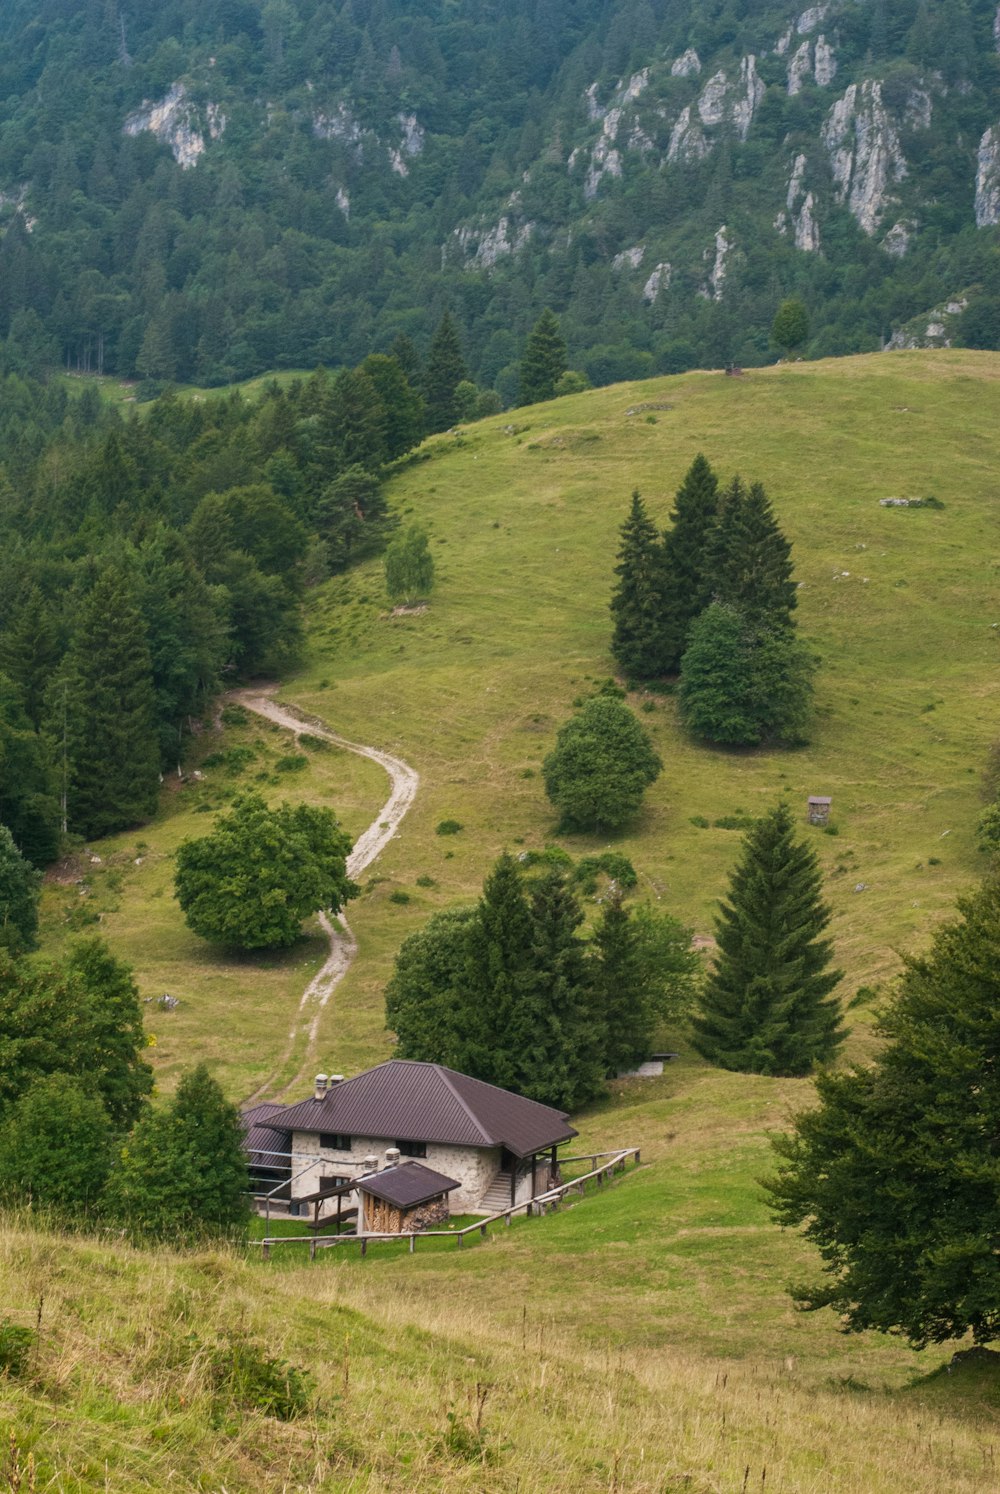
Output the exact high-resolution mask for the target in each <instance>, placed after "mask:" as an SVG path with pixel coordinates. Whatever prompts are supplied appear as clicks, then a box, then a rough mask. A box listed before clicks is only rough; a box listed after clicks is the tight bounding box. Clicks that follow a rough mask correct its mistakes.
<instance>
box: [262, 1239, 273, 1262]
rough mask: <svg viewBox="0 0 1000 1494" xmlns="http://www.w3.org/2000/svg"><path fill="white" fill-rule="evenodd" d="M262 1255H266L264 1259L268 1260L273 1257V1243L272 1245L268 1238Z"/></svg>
mask: <svg viewBox="0 0 1000 1494" xmlns="http://www.w3.org/2000/svg"><path fill="white" fill-rule="evenodd" d="M261 1255H262V1256H263V1257H264V1259H265V1260H266V1261H269V1260H270V1259H271V1245H270V1242H269V1241H268V1240H265V1241H264V1246H263V1249H262V1250H261Z"/></svg>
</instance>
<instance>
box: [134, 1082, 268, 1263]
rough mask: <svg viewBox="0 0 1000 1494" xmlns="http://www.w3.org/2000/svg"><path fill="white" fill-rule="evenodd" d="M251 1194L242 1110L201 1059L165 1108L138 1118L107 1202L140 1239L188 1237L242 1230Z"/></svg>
mask: <svg viewBox="0 0 1000 1494" xmlns="http://www.w3.org/2000/svg"><path fill="white" fill-rule="evenodd" d="M248 1194H249V1178H248V1175H247V1158H246V1154H245V1152H244V1149H243V1126H242V1123H241V1120H240V1114H239V1111H238V1110H237V1109H236V1106H235V1105H231V1104H230V1103H229V1101H228V1100H227V1099H226V1098H225V1096H224V1095H223V1093H222V1090H221V1088H220V1087H219V1085H218V1083H217V1081H216V1080H215V1079H213V1078H212V1076H211V1075H210V1074H209V1072H208V1069H207V1067H206V1065H205V1064H199V1065H198V1067H197V1068H196V1069H192V1070H190V1071H189V1072H188V1073H186V1074H185V1075H184V1076H183V1078H182V1079H181V1081H180V1083H179V1084H178V1086H177V1093H176V1095H175V1096H174V1098H173V1100H172V1101H171V1102H170V1104H169V1105H167V1106H166V1107H165V1108H164V1109H162V1110H155V1111H149V1112H147V1114H146V1115H144V1116H143V1117H142V1119H141V1120H140V1121H139V1122H138V1124H137V1125H136V1127H135V1129H134V1130H133V1132H132V1134H131V1136H130V1137H129V1139H128V1142H127V1143H126V1145H125V1147H124V1148H123V1150H122V1153H121V1156H120V1158H119V1160H118V1163H117V1165H116V1167H115V1169H114V1171H113V1172H112V1175H111V1178H110V1181H109V1184H108V1189H107V1202H108V1207H109V1211H110V1212H111V1214H112V1215H113V1216H114V1217H116V1218H118V1219H120V1220H121V1221H122V1223H123V1224H124V1225H125V1227H126V1228H127V1229H128V1230H129V1231H130V1232H131V1233H132V1234H133V1235H134V1236H136V1237H137V1238H147V1239H174V1240H191V1239H199V1238H201V1237H203V1236H205V1235H233V1234H239V1233H242V1231H244V1230H245V1228H246V1225H247V1223H248V1222H249V1217H250V1209H249V1198H248Z"/></svg>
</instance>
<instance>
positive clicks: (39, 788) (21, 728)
mask: <svg viewBox="0 0 1000 1494" xmlns="http://www.w3.org/2000/svg"><path fill="white" fill-rule="evenodd" d="M21 699H22V696H21V692H20V690H18V688H17V687H16V686H15V685H13V684H12V683H11V681H10V680H9V679H7V677H6V675H3V674H0V821H2V822H3V823H4V824H5V825H6V826H7V828H8V829H9V831H10V833H11V835H12V836H13V837H14V842H15V844H16V846H17V848H18V850H19V851H20V852H21V854H22V855H23V856H26V857H27V859H28V860H29V861H31V862H32V863H33V864H34V865H35V866H45V865H46V864H47V863H48V862H50V861H54V860H55V858H56V856H57V854H58V851H59V802H58V799H57V796H56V791H55V776H54V773H53V768H52V761H51V754H50V752H49V748H48V744H47V743H46V741H45V740H44V738H42V737H40V736H39V735H38V733H37V732H36V731H35V730H34V729H33V728H32V725H31V722H30V721H29V720H28V718H27V716H26V715H25V713H24V710H23V707H22V705H21Z"/></svg>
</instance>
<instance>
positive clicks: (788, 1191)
mask: <svg viewBox="0 0 1000 1494" xmlns="http://www.w3.org/2000/svg"><path fill="white" fill-rule="evenodd" d="M958 909H959V913H960V915H961V916H960V917H959V918H958V919H957V920H956V921H955V922H953V923H949V924H946V925H945V926H944V927H943V928H940V929H939V930H938V931H937V933H936V934H935V936H934V941H933V944H932V946H931V949H930V952H929V953H928V954H927V955H926V956H923V957H921V958H918V959H913V958H911V959H907V960H906V962H905V967H904V970H903V974H902V978H901V980H900V983H899V986H898V989H897V991H896V993H895V995H894V997H893V998H892V1000H891V1001H890V1003H889V1004H888V1005H887V1006H886V1007H885V1009H884V1010H883V1011H882V1012H881V1013H880V1015H879V1021H878V1033H879V1036H880V1037H881V1038H882V1039H884V1043H883V1044H882V1046H881V1047H880V1049H879V1051H878V1053H877V1054H876V1056H875V1059H874V1062H873V1063H871V1064H867V1065H865V1066H864V1067H863V1068H854V1069H852V1070H851V1071H850V1072H848V1073H836V1074H830V1073H827V1074H821V1075H820V1076H819V1077H818V1080H817V1089H818V1091H819V1101H820V1103H819V1106H818V1107H815V1106H811V1107H810V1108H809V1109H808V1110H807V1111H806V1112H805V1113H804V1114H802V1115H799V1116H798V1117H796V1120H795V1124H794V1128H793V1130H792V1132H791V1134H789V1135H787V1136H784V1137H781V1138H779V1139H778V1140H777V1141H776V1142H775V1146H776V1149H777V1151H778V1153H779V1155H780V1157H781V1158H782V1162H781V1165H780V1167H779V1170H778V1174H777V1176H776V1177H775V1178H774V1179H772V1180H771V1182H770V1183H769V1185H768V1192H769V1194H770V1197H771V1202H772V1204H773V1205H774V1208H775V1213H776V1217H777V1218H778V1220H779V1221H780V1222H781V1223H782V1224H784V1225H787V1226H791V1227H799V1226H801V1227H803V1228H804V1232H805V1235H806V1237H807V1238H808V1239H810V1240H811V1241H812V1242H813V1243H814V1244H815V1245H817V1246H818V1247H819V1250H820V1252H821V1254H822V1259H823V1268H824V1270H825V1271H826V1272H827V1280H826V1282H825V1283H824V1284H823V1285H822V1286H821V1287H819V1288H818V1289H810V1288H808V1287H806V1288H801V1289H797V1290H796V1291H795V1292H794V1295H795V1296H796V1298H797V1299H798V1300H799V1302H800V1305H802V1306H804V1307H807V1308H815V1307H823V1306H829V1307H832V1308H833V1309H834V1310H835V1312H837V1313H838V1314H840V1315H842V1316H843V1318H844V1319H845V1320H846V1325H847V1327H848V1328H850V1329H853V1330H861V1329H868V1328H872V1329H879V1330H881V1331H882V1332H885V1333H892V1332H897V1333H903V1334H905V1335H906V1336H907V1338H908V1339H909V1340H910V1342H911V1343H912V1344H913V1345H914V1347H916V1348H922V1347H923V1346H924V1345H925V1344H927V1343H940V1342H942V1341H943V1340H945V1339H951V1338H954V1339H960V1338H962V1337H963V1336H964V1335H965V1334H966V1333H971V1334H972V1337H973V1340H974V1341H975V1342H976V1343H977V1344H984V1343H988V1342H990V1341H991V1340H994V1339H996V1338H998V1337H1000V1254H998V1252H997V1240H998V1239H1000V1189H998V1188H997V1138H998V1136H1000V1085H998V1082H997V1076H998V1074H1000V1017H998V1014H1000V879H998V878H997V876H996V874H993V875H991V876H990V877H989V878H987V880H986V882H985V883H984V884H983V885H982V887H980V888H979V889H978V890H977V891H976V892H975V893H974V894H973V895H972V896H971V897H967V898H962V899H960V900H959V904H958Z"/></svg>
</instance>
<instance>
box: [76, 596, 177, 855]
mask: <svg viewBox="0 0 1000 1494" xmlns="http://www.w3.org/2000/svg"><path fill="white" fill-rule="evenodd" d="M49 725H50V731H51V734H52V737H53V742H54V749H55V756H56V759H57V763H60V762H62V761H63V755H64V754H65V763H66V788H67V794H66V798H67V816H68V821H69V827H70V829H71V830H74V831H76V832H77V833H78V834H81V835H88V836H90V835H109V834H111V832H112V831H114V830H123V829H125V827H126V826H128V825H134V824H136V823H137V822H138V821H139V820H143V819H146V818H147V817H148V816H149V815H151V814H152V813H153V811H154V809H155V808H156V798H157V793H158V790H159V746H158V742H157V732H156V713H155V697H154V693H153V676H152V665H151V662H150V654H149V645H148V643H147V641H146V630H145V627H144V626H143V622H142V618H141V617H140V616H139V611H138V608H137V607H136V605H135V601H134V599H133V596H132V593H131V591H130V589H129V586H128V584H127V583H126V580H125V578H124V576H123V575H122V574H121V572H120V571H117V570H114V569H111V568H109V569H108V570H106V571H105V572H104V574H103V575H102V576H100V577H99V578H98V580H97V582H96V584H95V585H94V588H93V590H92V591H91V592H90V594H89V596H87V597H85V598H84V600H83V602H82V603H81V605H80V612H79V617H78V620H77V625H76V631H75V633H74V635H73V642H72V644H71V645H70V649H69V653H68V654H67V657H66V661H65V666H64V670H63V674H62V678H61V679H57V680H56V681H55V682H54V687H53V689H52V691H51V692H50V696H49Z"/></svg>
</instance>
